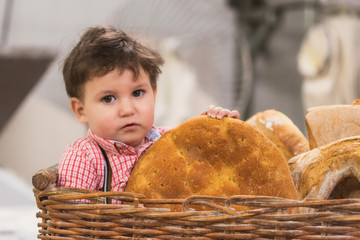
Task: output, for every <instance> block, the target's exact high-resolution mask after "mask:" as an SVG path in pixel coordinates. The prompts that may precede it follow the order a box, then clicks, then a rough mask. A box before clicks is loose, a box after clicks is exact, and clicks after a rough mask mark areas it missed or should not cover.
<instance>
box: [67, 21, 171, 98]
mask: <svg viewBox="0 0 360 240" xmlns="http://www.w3.org/2000/svg"><path fill="white" fill-rule="evenodd" d="M163 63H164V60H163V59H162V57H161V56H160V55H159V53H157V52H156V51H155V50H153V49H151V48H149V47H146V46H145V45H142V44H140V43H139V42H138V41H136V40H135V39H134V38H132V37H130V36H128V35H127V34H126V33H124V32H123V31H121V30H117V29H115V28H114V27H111V26H95V27H90V28H88V29H87V31H86V32H85V33H84V34H83V35H82V36H81V38H80V41H79V42H78V43H77V45H76V46H75V47H74V48H73V49H72V51H71V52H70V54H69V55H68V56H67V58H66V59H65V62H64V67H63V76H64V81H65V87H66V91H67V94H68V95H69V97H76V98H79V99H82V98H83V86H84V84H85V83H86V82H87V81H89V80H90V79H91V78H93V77H101V76H104V75H105V74H107V73H108V72H110V71H112V70H114V69H119V70H120V72H122V71H124V70H125V69H130V70H131V71H132V72H133V73H134V76H135V78H136V77H137V76H138V75H139V73H140V69H141V68H142V69H143V70H144V71H145V73H147V74H148V75H149V78H150V83H151V87H152V88H153V89H154V90H155V89H156V81H157V78H158V76H159V74H160V73H161V70H160V66H161V65H162V64H163Z"/></svg>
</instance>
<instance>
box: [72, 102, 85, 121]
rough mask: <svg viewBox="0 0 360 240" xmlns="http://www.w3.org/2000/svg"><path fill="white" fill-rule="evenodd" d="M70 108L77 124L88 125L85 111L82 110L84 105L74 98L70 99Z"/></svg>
mask: <svg viewBox="0 0 360 240" xmlns="http://www.w3.org/2000/svg"><path fill="white" fill-rule="evenodd" d="M70 107H71V110H72V111H73V113H74V114H75V116H76V118H77V119H78V121H79V122H81V123H88V121H87V117H86V114H85V109H84V108H85V106H84V103H83V102H82V101H81V100H80V99H78V98H76V97H72V98H71V99H70Z"/></svg>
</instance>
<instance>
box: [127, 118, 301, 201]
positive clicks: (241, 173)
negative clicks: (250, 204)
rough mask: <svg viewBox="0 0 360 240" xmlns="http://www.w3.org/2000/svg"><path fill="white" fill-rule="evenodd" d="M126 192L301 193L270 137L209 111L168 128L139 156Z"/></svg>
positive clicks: (164, 196) (163, 195)
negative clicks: (205, 114)
mask: <svg viewBox="0 0 360 240" xmlns="http://www.w3.org/2000/svg"><path fill="white" fill-rule="evenodd" d="M125 191H128V192H136V193H142V194H144V195H145V196H146V197H147V198H155V199H158V198H160V199H180V198H181V199H183V198H186V197H189V196H191V195H210V196H221V197H225V196H232V195H265V196H279V197H284V198H291V199H296V198H297V192H296V190H295V186H294V184H293V181H292V178H291V173H290V169H289V167H288V164H287V161H286V159H285V158H284V156H283V154H282V153H281V152H280V150H279V149H278V148H277V147H276V146H275V145H274V144H273V143H272V142H271V141H270V140H269V139H267V138H266V137H265V136H264V135H263V134H261V133H260V132H259V131H258V130H256V129H255V128H253V127H252V126H250V125H249V124H247V123H245V122H243V121H241V120H238V119H233V118H223V119H221V120H218V119H214V118H211V117H208V116H199V117H195V118H192V119H189V120H187V121H185V122H184V123H182V124H180V125H179V126H178V127H176V128H173V129H171V130H169V131H168V132H166V133H165V134H164V135H163V136H162V137H161V138H160V139H159V140H158V141H157V142H155V143H154V144H153V145H152V146H151V148H150V149H149V150H148V151H147V152H146V153H145V154H144V155H143V156H142V157H141V158H140V159H139V160H138V162H137V163H136V165H135V167H134V169H133V171H132V173H131V176H130V178H129V181H128V184H127V187H126V190H125Z"/></svg>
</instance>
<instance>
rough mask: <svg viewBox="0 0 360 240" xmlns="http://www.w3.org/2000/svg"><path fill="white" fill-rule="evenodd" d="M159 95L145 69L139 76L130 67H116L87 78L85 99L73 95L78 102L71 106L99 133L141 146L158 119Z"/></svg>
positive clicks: (82, 120) (111, 138)
mask: <svg viewBox="0 0 360 240" xmlns="http://www.w3.org/2000/svg"><path fill="white" fill-rule="evenodd" d="M155 96H156V91H155V92H154V91H153V89H152V88H151V85H150V79H149V76H148V74H146V73H145V72H144V71H143V70H142V69H141V71H140V74H139V76H138V78H136V79H134V74H133V73H132V71H130V70H128V69H126V70H124V71H123V72H122V73H120V71H119V70H118V69H115V70H113V71H111V72H109V73H107V74H106V75H104V76H102V77H94V78H93V79H91V80H90V81H88V82H86V83H85V85H84V99H83V101H80V100H78V99H75V100H74V99H72V101H78V103H77V104H76V103H75V104H74V103H73V102H72V103H71V106H72V109H73V111H74V112H75V114H76V115H77V117H78V119H79V121H80V122H82V123H87V124H88V125H89V127H90V129H91V130H92V131H93V132H94V133H95V134H96V135H97V136H99V137H102V138H104V139H108V140H116V141H120V142H123V143H126V144H127V145H131V146H133V147H138V146H139V145H140V144H142V143H143V141H144V138H145V136H146V135H147V133H148V132H149V131H150V129H151V127H152V125H153V123H154V110H155ZM74 105H78V106H79V107H78V108H76V107H74Z"/></svg>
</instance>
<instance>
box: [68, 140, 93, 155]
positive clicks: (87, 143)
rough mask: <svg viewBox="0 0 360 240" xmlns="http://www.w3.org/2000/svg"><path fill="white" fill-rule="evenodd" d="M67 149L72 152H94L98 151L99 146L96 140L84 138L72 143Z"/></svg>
mask: <svg viewBox="0 0 360 240" xmlns="http://www.w3.org/2000/svg"><path fill="white" fill-rule="evenodd" d="M67 149H68V150H72V151H81V152H93V151H97V149H98V144H97V143H96V141H95V140H94V139H91V138H89V137H83V138H79V139H77V140H76V141H75V142H73V143H71V144H70V145H69V146H68V148H67Z"/></svg>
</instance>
